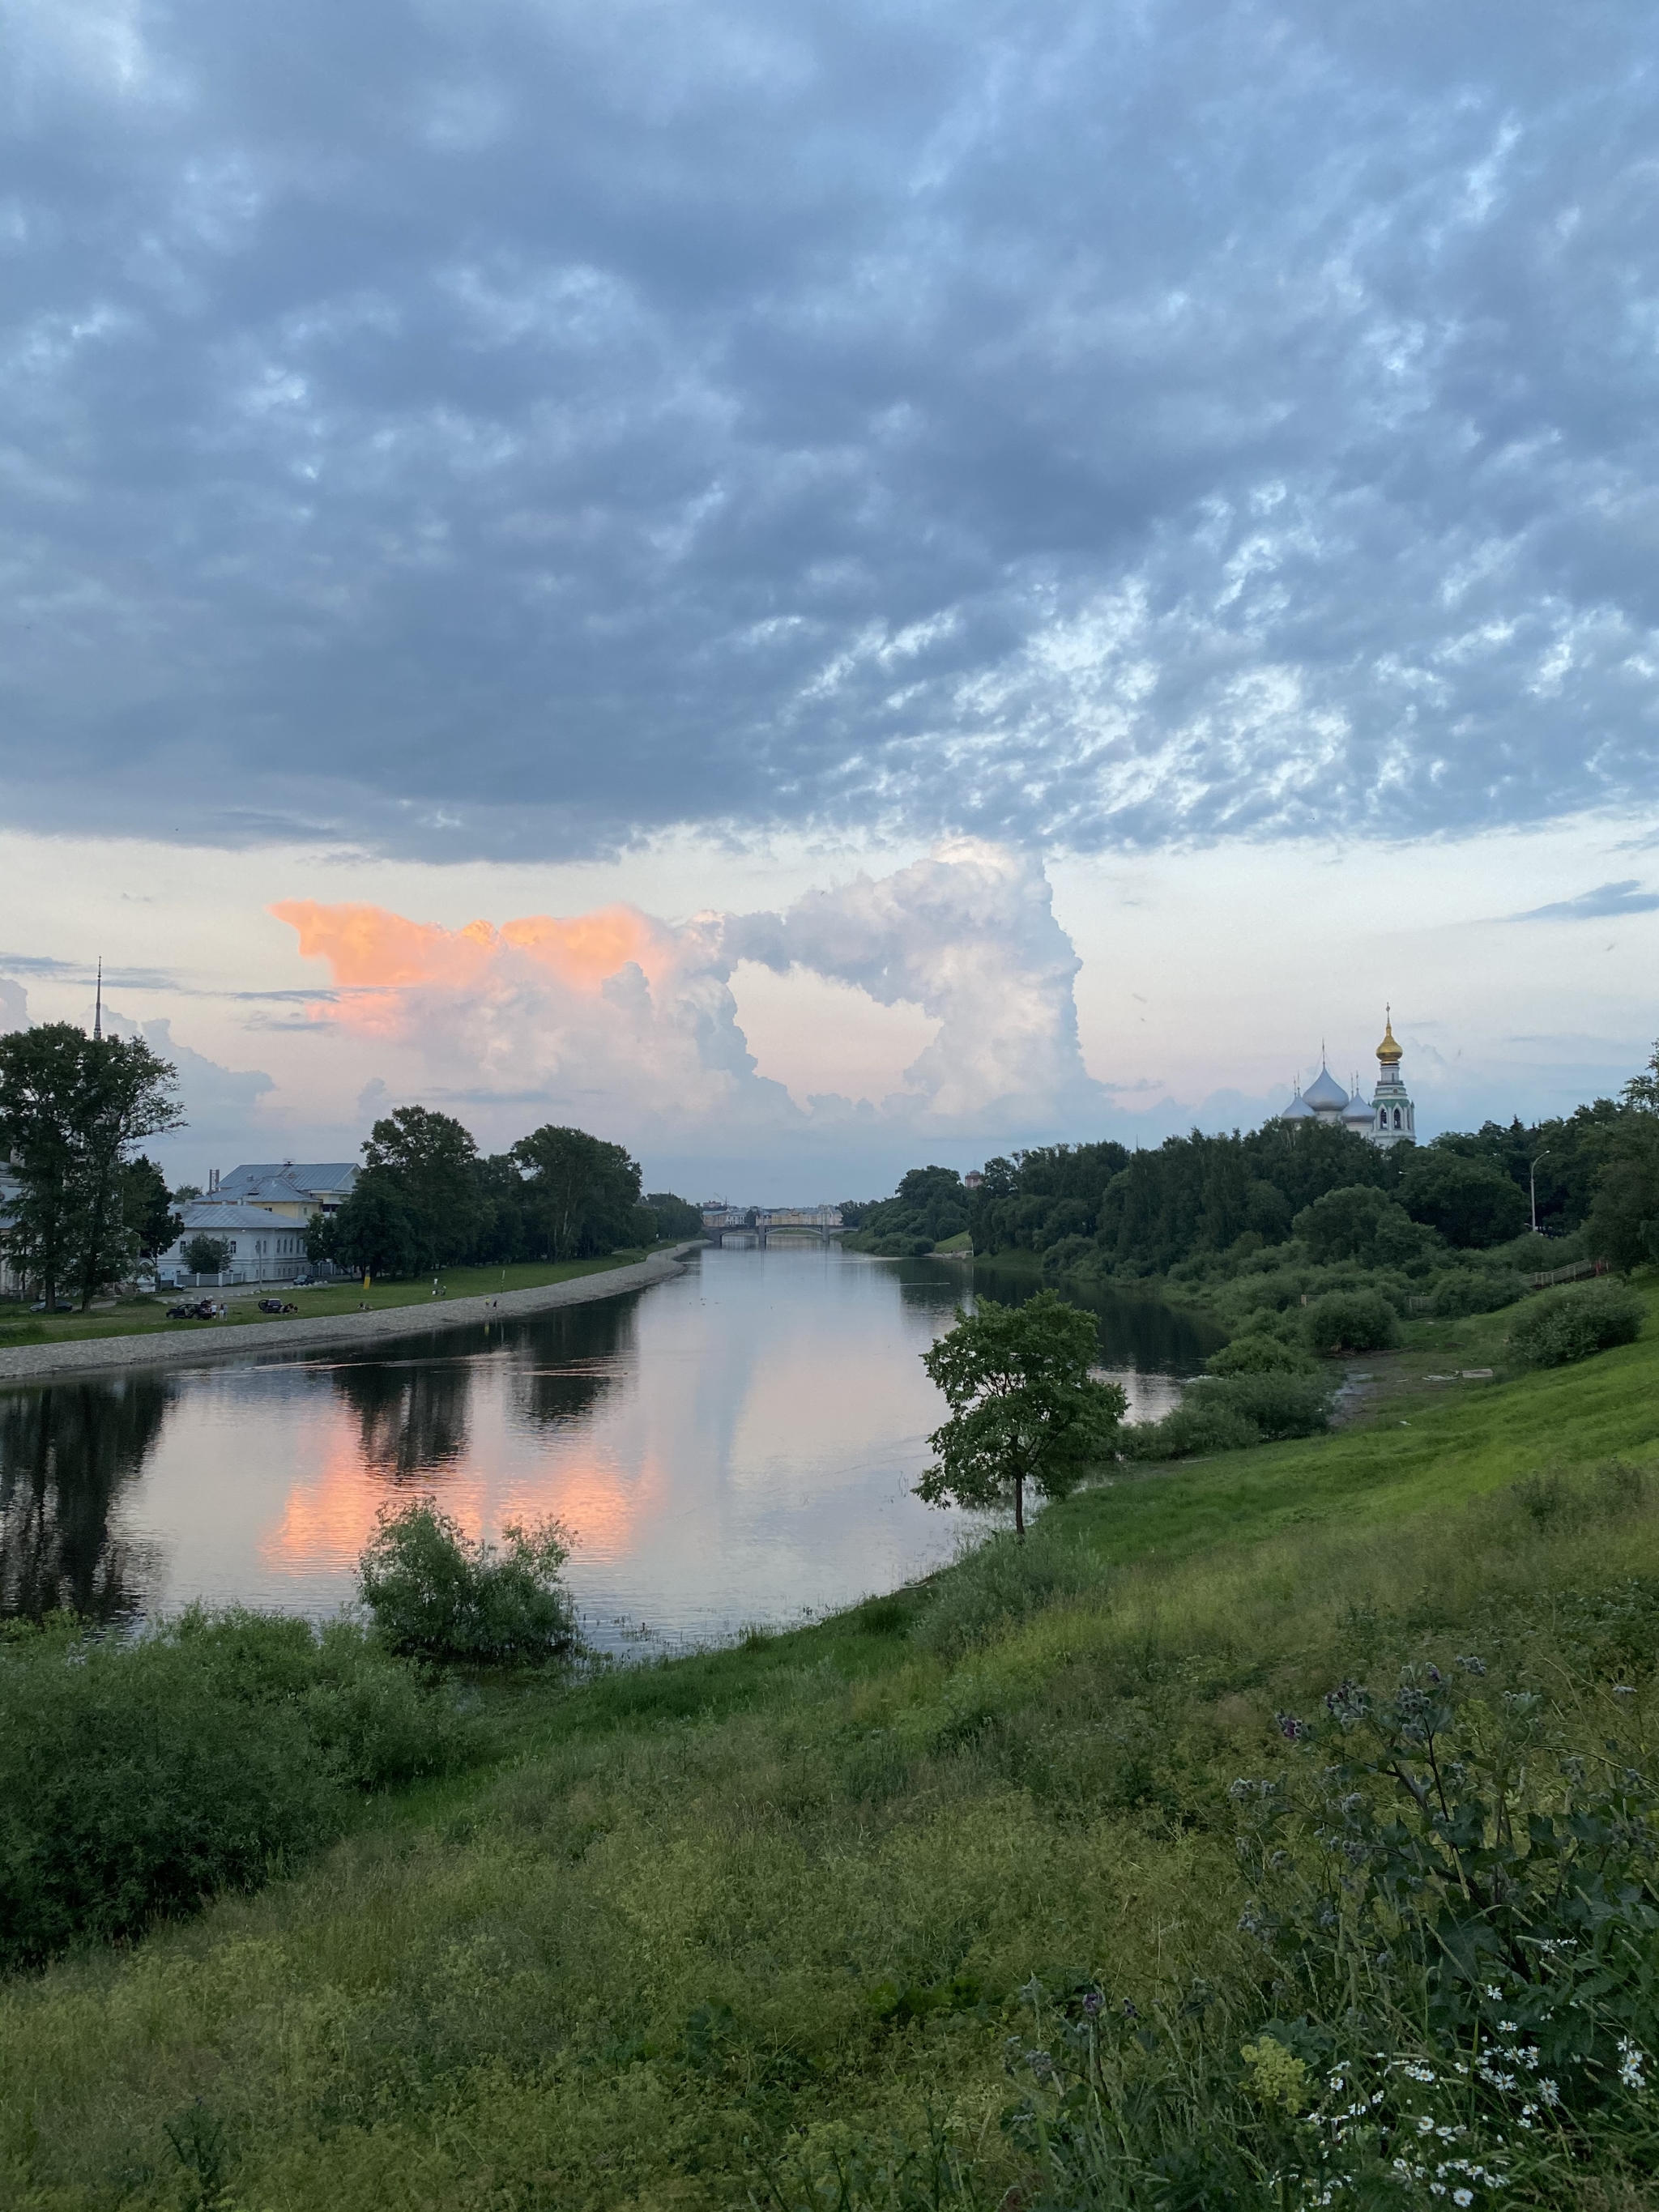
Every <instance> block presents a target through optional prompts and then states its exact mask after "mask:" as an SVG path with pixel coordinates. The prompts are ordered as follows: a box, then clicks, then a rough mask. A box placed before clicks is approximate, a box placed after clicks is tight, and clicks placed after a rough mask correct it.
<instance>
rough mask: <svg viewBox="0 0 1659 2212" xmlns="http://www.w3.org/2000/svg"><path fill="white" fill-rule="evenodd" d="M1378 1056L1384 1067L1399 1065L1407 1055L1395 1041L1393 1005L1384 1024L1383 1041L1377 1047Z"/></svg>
mask: <svg viewBox="0 0 1659 2212" xmlns="http://www.w3.org/2000/svg"><path fill="white" fill-rule="evenodd" d="M1376 1056H1377V1058H1378V1059H1379V1060H1381V1061H1382V1063H1383V1066H1384V1067H1395V1066H1398V1065H1399V1064H1400V1062H1401V1060H1403V1059H1404V1058H1405V1057H1406V1055H1405V1054H1404V1052H1403V1051H1402V1050H1401V1048H1400V1046H1399V1045H1397V1044H1396V1043H1395V1038H1394V1009H1393V1007H1392V1006H1390V1007H1389V1013H1388V1018H1387V1020H1386V1021H1385V1023H1384V1024H1383V1042H1382V1043H1381V1044H1380V1045H1378V1047H1377V1048H1376Z"/></svg>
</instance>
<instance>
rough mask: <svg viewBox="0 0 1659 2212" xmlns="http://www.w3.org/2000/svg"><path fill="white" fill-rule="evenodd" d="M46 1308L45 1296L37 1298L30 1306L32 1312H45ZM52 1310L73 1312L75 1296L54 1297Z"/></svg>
mask: <svg viewBox="0 0 1659 2212" xmlns="http://www.w3.org/2000/svg"><path fill="white" fill-rule="evenodd" d="M29 1311H30V1312H31V1313H45V1311H46V1300H45V1299H44V1298H37V1299H36V1300H35V1302H34V1304H33V1305H32V1306H31V1307H30V1308H29ZM52 1311H53V1312H54V1313H73V1312H74V1311H75V1301H74V1299H73V1298H54V1299H53V1300H52Z"/></svg>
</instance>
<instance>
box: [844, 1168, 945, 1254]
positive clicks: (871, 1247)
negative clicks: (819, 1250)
mask: <svg viewBox="0 0 1659 2212" xmlns="http://www.w3.org/2000/svg"><path fill="white" fill-rule="evenodd" d="M853 1211H854V1216H855V1222H854V1226H855V1229H856V1234H855V1235H854V1236H853V1237H848V1239H847V1240H846V1242H847V1243H848V1245H849V1246H850V1247H851V1249H854V1250H855V1251H860V1252H873V1253H874V1254H875V1255H877V1257H878V1258H879V1259H884V1260H903V1259H910V1258H914V1257H915V1256H917V1255H920V1254H922V1253H925V1252H931V1251H932V1250H933V1247H934V1245H935V1244H942V1243H945V1241H946V1240H947V1239H948V1238H950V1237H956V1236H959V1235H960V1234H961V1232H962V1231H963V1230H964V1229H966V1228H967V1226H968V1219H969V1199H968V1193H967V1191H966V1190H965V1189H964V1188H963V1182H962V1177H961V1176H959V1175H958V1174H957V1171H956V1170H955V1169H954V1168H938V1167H927V1168H911V1169H909V1170H908V1172H907V1173H906V1174H904V1175H903V1176H901V1177H900V1178H899V1186H898V1188H897V1190H896V1192H895V1194H894V1195H893V1196H892V1197H891V1198H890V1199H885V1200H883V1201H882V1202H881V1203H880V1204H879V1205H872V1206H854V1209H853ZM842 1219H843V1221H845V1219H846V1209H845V1208H843V1209H842Z"/></svg>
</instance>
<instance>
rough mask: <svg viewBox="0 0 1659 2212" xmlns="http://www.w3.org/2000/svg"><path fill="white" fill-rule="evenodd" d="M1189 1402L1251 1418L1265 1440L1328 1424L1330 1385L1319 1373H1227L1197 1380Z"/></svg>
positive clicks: (1309, 1432) (1315, 1430)
mask: <svg viewBox="0 0 1659 2212" xmlns="http://www.w3.org/2000/svg"><path fill="white" fill-rule="evenodd" d="M1193 1399H1197V1400H1198V1401H1200V1404H1220V1405H1223V1406H1225V1407H1227V1408H1228V1410H1229V1411H1230V1412H1231V1413H1239V1414H1242V1415H1243V1418H1244V1419H1246V1420H1247V1421H1253V1422H1254V1423H1255V1426H1256V1430H1257V1431H1258V1433H1259V1434H1260V1436H1261V1440H1262V1442H1263V1443H1275V1442H1277V1441H1278V1440H1279V1438H1280V1437H1311V1436H1315V1435H1316V1434H1317V1433H1318V1431H1320V1430H1321V1429H1324V1428H1328V1426H1329V1425H1330V1405H1331V1384H1330V1382H1329V1380H1328V1378H1327V1377H1326V1376H1322V1375H1307V1374H1298V1375H1285V1374H1277V1375H1276V1374H1272V1373H1267V1374H1260V1375H1249V1374H1244V1375H1229V1376H1218V1377H1216V1378H1215V1379H1214V1380H1213V1381H1212V1380H1208V1379H1206V1380H1205V1381H1203V1382H1200V1383H1194V1385H1193V1388H1192V1389H1191V1390H1190V1391H1189V1392H1188V1401H1189V1402H1190V1401H1191V1400H1193Z"/></svg>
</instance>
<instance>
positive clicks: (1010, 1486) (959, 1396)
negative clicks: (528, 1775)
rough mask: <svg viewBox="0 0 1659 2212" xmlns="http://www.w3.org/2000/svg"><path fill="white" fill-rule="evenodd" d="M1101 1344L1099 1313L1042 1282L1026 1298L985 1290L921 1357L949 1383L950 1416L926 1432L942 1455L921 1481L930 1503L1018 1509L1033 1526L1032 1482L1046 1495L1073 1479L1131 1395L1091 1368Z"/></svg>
mask: <svg viewBox="0 0 1659 2212" xmlns="http://www.w3.org/2000/svg"><path fill="white" fill-rule="evenodd" d="M1098 1348H1099V1335H1098V1333H1097V1326H1096V1322H1095V1320H1094V1317H1093V1316H1092V1315H1091V1314H1086V1313H1085V1312H1083V1311H1082V1310H1080V1309H1079V1307H1077V1306H1072V1305H1067V1304H1065V1302H1064V1301H1063V1300H1062V1299H1061V1298H1060V1295H1059V1293H1058V1292H1057V1291H1039V1292H1038V1293H1037V1295H1036V1297H1034V1298H1028V1299H1027V1300H1026V1302H1025V1304H1024V1305H1019V1306H1002V1305H998V1304H996V1302H995V1301H994V1299H991V1298H981V1301H980V1303H979V1310H978V1311H977V1312H976V1313H975V1314H972V1315H969V1314H968V1313H966V1312H964V1311H963V1308H962V1307H960V1306H958V1307H957V1325H956V1327H955V1328H953V1329H951V1331H950V1333H949V1334H948V1335H945V1336H942V1337H940V1339H939V1342H938V1343H937V1344H935V1345H934V1346H933V1348H932V1350H931V1351H928V1352H923V1354H922V1356H921V1364H922V1365H923V1366H924V1367H925V1368H926V1369H927V1373H928V1376H929V1377H930V1378H931V1380H932V1381H933V1382H934V1383H937V1384H938V1385H939V1389H941V1390H942V1391H943V1392H944V1393H945V1402H946V1404H947V1405H948V1406H949V1407H950V1408H951V1418H950V1419H949V1420H948V1421H946V1422H945V1425H944V1426H943V1427H942V1428H938V1429H935V1430H934V1431H933V1435H932V1436H931V1437H929V1438H928V1439H927V1441H928V1443H929V1445H930V1446H931V1448H932V1449H933V1452H934V1453H935V1454H936V1455H937V1456H936V1459H935V1462H934V1464H933V1466H932V1467H930V1468H928V1469H927V1472H926V1473H925V1474H923V1476H922V1478H921V1481H920V1482H919V1483H918V1484H917V1485H916V1495H917V1497H918V1498H925V1499H926V1500H927V1503H928V1504H930V1505H945V1504H957V1505H966V1506H970V1507H975V1508H984V1507H987V1506H994V1505H1002V1504H1008V1503H1009V1502H1010V1501H1012V1504H1013V1509H1014V1529H1015V1533H1016V1534H1018V1535H1019V1536H1021V1537H1024V1534H1025V1486H1026V1485H1027V1484H1028V1483H1030V1485H1031V1486H1032V1487H1033V1489H1035V1490H1037V1491H1039V1492H1042V1495H1043V1496H1044V1497H1045V1498H1060V1497H1063V1496H1064V1495H1065V1493H1066V1492H1067V1491H1068V1490H1070V1489H1072V1488H1073V1486H1075V1484H1076V1483H1077V1481H1078V1480H1079V1477H1080V1476H1081V1474H1083V1471H1084V1469H1085V1468H1086V1467H1087V1466H1089V1465H1090V1464H1091V1462H1095V1461H1097V1460H1099V1459H1101V1458H1102V1457H1103V1456H1104V1455H1105V1454H1106V1453H1108V1452H1109V1451H1110V1450H1111V1449H1112V1445H1113V1439H1114V1437H1115V1434H1116V1431H1117V1427H1118V1424H1119V1423H1120V1422H1121V1420H1122V1419H1123V1415H1124V1413H1125V1412H1126V1411H1127V1407H1128V1400H1127V1397H1126V1396H1125V1395H1124V1393H1123V1391H1122V1390H1121V1389H1120V1388H1119V1387H1118V1385H1117V1384H1116V1383H1101V1382H1097V1381H1096V1380H1095V1379H1094V1378H1093V1377H1092V1376H1091V1374H1090V1371H1089V1370H1090V1369H1091V1366H1092V1365H1093V1364H1094V1361H1095V1356H1096V1353H1097V1351H1098Z"/></svg>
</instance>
